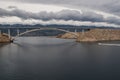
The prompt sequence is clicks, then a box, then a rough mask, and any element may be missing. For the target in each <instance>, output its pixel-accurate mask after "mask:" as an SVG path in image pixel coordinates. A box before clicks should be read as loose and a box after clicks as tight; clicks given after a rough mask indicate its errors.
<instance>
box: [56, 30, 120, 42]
mask: <svg viewBox="0 0 120 80" xmlns="http://www.w3.org/2000/svg"><path fill="white" fill-rule="evenodd" d="M76 34H78V37H77V38H76V36H75V35H72V34H70V33H65V34H63V35H59V36H57V37H58V38H64V39H76V41H77V42H97V41H115V40H120V29H90V30H88V31H85V32H77V33H76Z"/></svg>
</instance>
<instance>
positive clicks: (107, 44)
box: [98, 43, 120, 47]
mask: <svg viewBox="0 0 120 80" xmlns="http://www.w3.org/2000/svg"><path fill="white" fill-rule="evenodd" d="M98 45H102V46H119V47H120V44H112V43H111V44H109V43H98Z"/></svg>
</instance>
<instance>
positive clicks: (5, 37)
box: [0, 33, 11, 43]
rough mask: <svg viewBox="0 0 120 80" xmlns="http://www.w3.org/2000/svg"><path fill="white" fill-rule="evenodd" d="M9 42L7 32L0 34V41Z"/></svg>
mask: <svg viewBox="0 0 120 80" xmlns="http://www.w3.org/2000/svg"><path fill="white" fill-rule="evenodd" d="M9 42H11V39H10V38H9V36H8V35H7V34H5V33H3V34H0V43H9Z"/></svg>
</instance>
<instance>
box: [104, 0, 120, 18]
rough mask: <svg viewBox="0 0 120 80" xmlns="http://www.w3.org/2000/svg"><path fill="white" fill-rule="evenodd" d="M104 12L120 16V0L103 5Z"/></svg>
mask: <svg viewBox="0 0 120 80" xmlns="http://www.w3.org/2000/svg"><path fill="white" fill-rule="evenodd" d="M103 7H104V9H105V11H106V12H109V13H113V14H116V15H119V16H120V0H119V1H118V0H114V1H112V2H110V3H107V4H104V5H103Z"/></svg>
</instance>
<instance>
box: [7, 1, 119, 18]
mask: <svg viewBox="0 0 120 80" xmlns="http://www.w3.org/2000/svg"><path fill="white" fill-rule="evenodd" d="M7 1H10V0H7ZM11 1H17V2H18V1H19V2H22V3H25V2H26V3H40V4H53V5H63V6H69V7H71V8H78V9H79V8H81V6H82V7H86V8H91V9H96V10H100V11H105V12H108V13H111V14H115V15H119V16H120V8H119V7H120V0H11Z"/></svg>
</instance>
